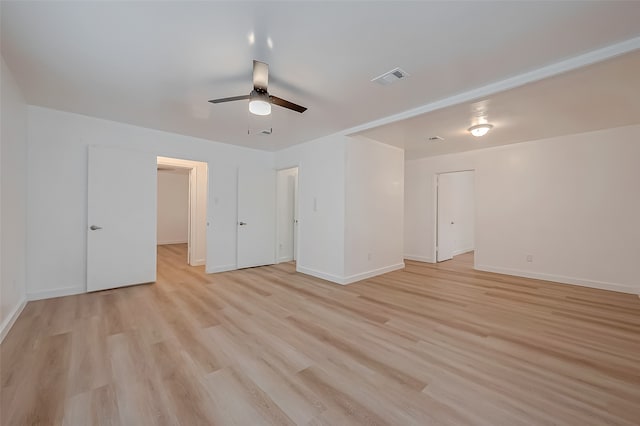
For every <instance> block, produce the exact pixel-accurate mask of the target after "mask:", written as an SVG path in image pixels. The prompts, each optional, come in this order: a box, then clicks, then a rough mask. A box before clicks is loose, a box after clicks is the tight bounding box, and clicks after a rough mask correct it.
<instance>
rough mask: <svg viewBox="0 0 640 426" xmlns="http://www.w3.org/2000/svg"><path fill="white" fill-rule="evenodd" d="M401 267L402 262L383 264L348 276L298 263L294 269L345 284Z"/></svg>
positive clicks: (402, 265)
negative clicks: (328, 272) (383, 265)
mask: <svg viewBox="0 0 640 426" xmlns="http://www.w3.org/2000/svg"><path fill="white" fill-rule="evenodd" d="M402 268H404V263H398V264H395V265H390V266H385V267H384V268H378V269H373V270H371V271H366V272H361V273H359V274H355V275H350V276H348V277H339V276H337V275H333V274H327V273H325V272H320V271H316V270H314V269H309V268H305V267H304V266H299V265H298V266H297V268H296V271H297V272H301V273H303V274H307V275H311V276H313V277H316V278H322V279H323V280H327V281H331V282H332V283H336V284H340V285H347V284H351V283H355V282H356V281H362V280H364V279H367V278H371V277H375V276H377V275H382V274H386V273H387V272H391V271H396V270H398V269H402Z"/></svg>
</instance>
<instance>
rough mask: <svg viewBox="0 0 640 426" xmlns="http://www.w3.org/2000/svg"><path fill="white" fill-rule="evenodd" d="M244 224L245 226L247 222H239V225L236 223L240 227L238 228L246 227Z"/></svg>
mask: <svg viewBox="0 0 640 426" xmlns="http://www.w3.org/2000/svg"><path fill="white" fill-rule="evenodd" d="M246 224H247V222H240V223H238V225H240V226H244V225H246Z"/></svg>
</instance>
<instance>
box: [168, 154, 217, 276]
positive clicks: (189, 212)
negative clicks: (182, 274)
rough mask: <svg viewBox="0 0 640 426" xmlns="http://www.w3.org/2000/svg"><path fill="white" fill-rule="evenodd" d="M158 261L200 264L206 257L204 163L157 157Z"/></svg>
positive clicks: (191, 264) (205, 171) (202, 263)
mask: <svg viewBox="0 0 640 426" xmlns="http://www.w3.org/2000/svg"><path fill="white" fill-rule="evenodd" d="M157 165H158V202H157V209H158V213H157V214H158V216H157V217H158V222H157V244H158V261H159V262H162V261H171V262H172V263H175V264H176V266H179V265H180V264H182V265H184V266H186V265H189V266H202V265H205V264H206V258H207V247H206V241H207V238H206V237H207V188H208V168H207V163H204V162H200V161H190V160H182V159H178V158H168V157H158V158H157Z"/></svg>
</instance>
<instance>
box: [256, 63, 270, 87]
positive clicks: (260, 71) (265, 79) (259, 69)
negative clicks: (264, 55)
mask: <svg viewBox="0 0 640 426" xmlns="http://www.w3.org/2000/svg"><path fill="white" fill-rule="evenodd" d="M268 85H269V65H268V64H265V63H264V62H260V61H256V60H255V59H254V60H253V88H254V89H255V90H257V91H259V92H266V91H267V86H268Z"/></svg>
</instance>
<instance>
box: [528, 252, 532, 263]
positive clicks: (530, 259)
mask: <svg viewBox="0 0 640 426" xmlns="http://www.w3.org/2000/svg"><path fill="white" fill-rule="evenodd" d="M527 262H533V255H531V254H528V255H527Z"/></svg>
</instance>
